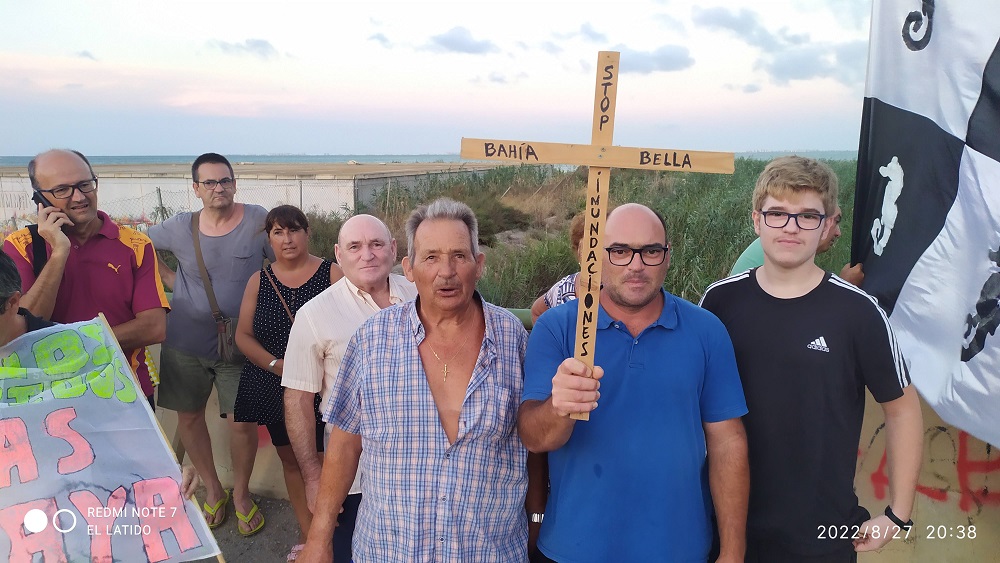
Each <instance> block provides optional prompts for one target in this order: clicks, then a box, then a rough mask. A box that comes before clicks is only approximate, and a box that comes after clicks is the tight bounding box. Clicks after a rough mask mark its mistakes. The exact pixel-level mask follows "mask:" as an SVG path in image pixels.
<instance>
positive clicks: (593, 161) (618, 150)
mask: <svg viewBox="0 0 1000 563" xmlns="http://www.w3.org/2000/svg"><path fill="white" fill-rule="evenodd" d="M460 156H461V157H462V158H467V159H473V160H495V161H507V162H521V163H524V164H572V165H577V166H579V165H584V166H600V167H606V168H635V169H640V170H669V171H672V172H707V173H711V174H732V173H733V170H734V164H733V162H734V157H733V153H731V152H709V151H687V150H681V149H652V148H641V147H619V146H603V145H579V144H566V143H536V142H530V141H509V140H502V139H469V138H465V137H463V138H462V150H461V153H460Z"/></svg>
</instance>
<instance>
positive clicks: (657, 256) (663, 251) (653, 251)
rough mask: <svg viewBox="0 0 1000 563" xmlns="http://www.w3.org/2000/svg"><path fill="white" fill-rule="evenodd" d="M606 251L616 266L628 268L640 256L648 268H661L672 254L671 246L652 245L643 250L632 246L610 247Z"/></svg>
mask: <svg viewBox="0 0 1000 563" xmlns="http://www.w3.org/2000/svg"><path fill="white" fill-rule="evenodd" d="M604 250H607V251H608V259H610V260H611V263H612V264H614V265H615V266H628V265H629V264H631V263H632V260H634V259H635V255H636V254H638V255H639V260H642V263H643V264H645V265H647V266H659V265H660V264H662V263H663V261H664V260H666V258H667V253H668V252H670V247H669V246H664V245H662V244H650V245H646V246H644V247H642V248H632V247H630V246H617V245H616V246H609V247H607V248H605V249H604Z"/></svg>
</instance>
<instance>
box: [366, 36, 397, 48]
mask: <svg viewBox="0 0 1000 563" xmlns="http://www.w3.org/2000/svg"><path fill="white" fill-rule="evenodd" d="M368 40H369V41H375V42H376V43H378V44H379V45H382V46H383V47H385V48H386V49H388V48H390V47H392V43H390V42H389V38H388V37H386V36H385V34H384V33H376V34H375V35H372V36H371V37H369V38H368Z"/></svg>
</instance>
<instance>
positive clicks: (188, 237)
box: [149, 153, 274, 536]
mask: <svg viewBox="0 0 1000 563" xmlns="http://www.w3.org/2000/svg"><path fill="white" fill-rule="evenodd" d="M191 175H192V177H193V179H194V183H193V187H194V192H195V195H197V196H198V198H199V199H201V201H202V203H203V205H204V207H203V209H202V210H201V211H200V212H199V214H200V215H199V237H198V240H199V241H200V244H201V251H202V256H203V257H204V261H205V267H206V269H207V270H208V277H209V279H210V280H211V283H212V289H213V292H214V293H215V298H216V301H217V302H218V304H219V309H220V311H221V313H222V315H223V316H224V317H237V316H238V315H239V313H240V303H241V302H242V300H243V291H244V290H245V289H246V285H247V280H249V279H250V276H252V275H253V274H254V272H256V271H258V270H260V268H261V266H262V265H263V261H264V258H265V257H267V258H268V259H270V260H272V261H273V260H274V252H273V251H272V250H271V246H270V245H269V244H268V239H267V233H265V232H264V219H265V217H266V216H267V210H265V209H264V208H263V207H261V206H259V205H247V204H243V203H236V202H235V201H234V198H235V194H236V180H235V178H234V174H233V167H232V166H231V165H230V164H229V161H228V160H227V159H226V158H225V157H224V156H222V155H219V154H215V153H207V154H203V155H201V156H199V157H198V158H197V159H195V161H194V164H193V165H192V166H191ZM192 216H193V214H192V213H180V214H178V215H176V216H174V217H171V218H170V219H167V220H166V221H164V222H163V223H162V224H159V225H155V226H153V227H151V228H150V229H149V238H150V239H152V240H153V245H154V246H155V247H156V249H157V250H169V251H170V252H173V253H174V255H175V256H176V257H177V271H176V272H174V271H172V270H170V269H169V268H168V267H167V266H166V264H164V263H163V262H162V261H161V262H160V272H161V276H162V278H163V282H164V284H166V286H167V287H169V288H171V289H172V290H173V292H174V297H173V301H172V304H171V305H172V307H171V313H170V315H168V318H167V340H166V341H165V342H164V343H163V347H162V349H161V351H160V388H159V397H158V404H159V405H160V406H161V407H163V408H166V409H171V410H174V411H177V431H178V433H179V434H180V438H181V442H182V443H183V444H184V449H185V450H186V452H187V454H188V455H189V456H190V457H191V463H193V464H194V466H195V469H197V470H198V473H199V474H200V475H201V477H202V479H203V480H204V482H205V488H206V491H207V494H206V497H205V503H204V505H203V507H202V508H203V510H204V511H205V518H206V520H207V521H208V524H209V527H210V528H217V527H218V526H220V525H222V522H223V521H224V520H225V519H226V514H227V513H226V505H227V503H228V501H229V492H228V491H226V490H225V489H223V487H222V484H221V482H220V481H219V475H218V473H217V472H216V469H215V459H214V457H213V455H212V440H211V437H210V436H209V433H208V426H207V425H206V421H205V405H206V403H207V402H208V398H209V396H210V395H211V393H212V385H213V384H214V385H215V388H216V390H217V391H218V396H219V412H220V413H221V414H222V415H223V416H225V415H227V414H231V413H232V412H233V407H234V405H235V403H236V391H237V389H238V388H239V381H240V371H241V369H242V363H240V364H230V363H226V362H223V361H222V359H221V358H220V357H219V353H218V329H217V327H216V322H215V319H214V317H213V315H212V307H211V306H210V305H209V302H208V295H207V294H206V292H205V284H204V283H202V279H201V272H200V269H199V267H198V259H197V257H196V255H195V251H194V239H193V236H192V231H191V220H192ZM228 426H229V431H230V444H231V449H230V453H231V455H232V464H233V473H234V483H233V504H234V506H235V507H236V514H237V516H239V517H240V521H239V522H237V526H238V528H239V532H240V534H242V535H244V536H246V535H250V534H254V533H256V532H258V531H260V529H261V528H262V527H263V526H264V516H263V515H262V514H261V513H260V512H259V511H258V510H257V505H256V504H255V503H254V502H253V500H252V499H251V498H250V491H249V484H250V473H251V472H252V471H253V462H254V458H255V456H256V454H257V425H256V424H254V423H251V422H235V421H234V420H233V418H232V417H230V418H229V423H228Z"/></svg>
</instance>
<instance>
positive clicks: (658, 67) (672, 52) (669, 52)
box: [613, 45, 694, 74]
mask: <svg viewBox="0 0 1000 563" xmlns="http://www.w3.org/2000/svg"><path fill="white" fill-rule="evenodd" d="M613 50H615V51H620V52H621V60H623V61H625V64H623V65H622V67H621V68H622V70H621V71H622V73H627V72H636V73H639V74H649V73H652V72H672V71H675V70H684V69H686V68H690V67H691V66H692V65H694V59H693V58H691V53H690V52H689V51H688V49H687V47H682V46H680V45H664V46H662V47H658V48H657V49H655V50H653V51H635V50H632V49H629V48H628V47H625V46H624V45H618V46H616V47H615V48H614V49H613Z"/></svg>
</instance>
